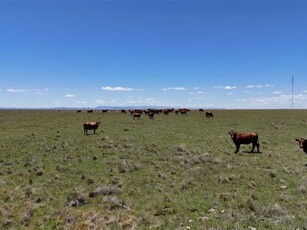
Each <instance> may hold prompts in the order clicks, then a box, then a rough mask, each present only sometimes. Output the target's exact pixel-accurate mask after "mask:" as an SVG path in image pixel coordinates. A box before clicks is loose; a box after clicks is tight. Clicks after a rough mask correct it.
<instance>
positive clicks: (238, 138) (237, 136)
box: [228, 130, 260, 153]
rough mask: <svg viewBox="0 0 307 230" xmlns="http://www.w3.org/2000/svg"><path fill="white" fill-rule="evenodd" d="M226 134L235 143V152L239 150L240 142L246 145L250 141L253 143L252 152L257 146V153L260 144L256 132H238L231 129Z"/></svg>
mask: <svg viewBox="0 0 307 230" xmlns="http://www.w3.org/2000/svg"><path fill="white" fill-rule="evenodd" d="M228 134H229V135H230V137H231V139H232V140H233V143H234V144H235V145H236V150H235V153H237V152H239V150H240V145H241V144H244V145H248V144H250V143H251V144H252V145H253V147H252V150H251V152H254V149H255V147H257V152H258V153H259V147H260V145H259V139H258V134H257V133H239V132H236V131H233V130H231V131H229V132H228Z"/></svg>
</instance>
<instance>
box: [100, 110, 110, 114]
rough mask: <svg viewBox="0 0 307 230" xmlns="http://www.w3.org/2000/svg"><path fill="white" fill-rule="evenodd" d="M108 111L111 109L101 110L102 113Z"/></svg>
mask: <svg viewBox="0 0 307 230" xmlns="http://www.w3.org/2000/svg"><path fill="white" fill-rule="evenodd" d="M108 111H109V110H108V109H103V110H101V112H102V113H107V112H108Z"/></svg>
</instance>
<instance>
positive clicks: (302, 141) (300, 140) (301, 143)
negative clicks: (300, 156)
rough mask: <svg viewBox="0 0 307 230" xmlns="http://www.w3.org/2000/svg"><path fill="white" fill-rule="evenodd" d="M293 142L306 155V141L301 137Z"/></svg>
mask: <svg viewBox="0 0 307 230" xmlns="http://www.w3.org/2000/svg"><path fill="white" fill-rule="evenodd" d="M295 140H296V141H297V142H298V145H299V146H300V148H301V149H303V151H304V152H305V153H307V139H305V138H302V137H301V138H298V139H295Z"/></svg>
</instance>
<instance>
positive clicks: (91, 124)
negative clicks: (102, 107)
mask: <svg viewBox="0 0 307 230" xmlns="http://www.w3.org/2000/svg"><path fill="white" fill-rule="evenodd" d="M100 123H101V122H100V121H89V122H85V123H83V130H84V135H85V134H88V133H87V131H88V130H92V129H93V130H94V134H95V131H96V129H98V127H99V125H100Z"/></svg>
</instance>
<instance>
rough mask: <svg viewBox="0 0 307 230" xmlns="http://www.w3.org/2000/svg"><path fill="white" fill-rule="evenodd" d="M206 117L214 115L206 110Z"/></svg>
mask: <svg viewBox="0 0 307 230" xmlns="http://www.w3.org/2000/svg"><path fill="white" fill-rule="evenodd" d="M206 117H207V118H210V117H214V116H213V113H212V112H208V111H207V112H206Z"/></svg>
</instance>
